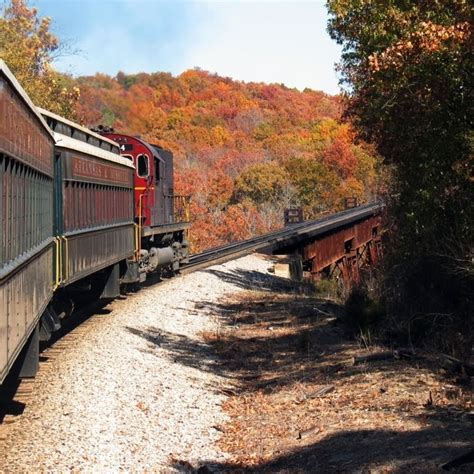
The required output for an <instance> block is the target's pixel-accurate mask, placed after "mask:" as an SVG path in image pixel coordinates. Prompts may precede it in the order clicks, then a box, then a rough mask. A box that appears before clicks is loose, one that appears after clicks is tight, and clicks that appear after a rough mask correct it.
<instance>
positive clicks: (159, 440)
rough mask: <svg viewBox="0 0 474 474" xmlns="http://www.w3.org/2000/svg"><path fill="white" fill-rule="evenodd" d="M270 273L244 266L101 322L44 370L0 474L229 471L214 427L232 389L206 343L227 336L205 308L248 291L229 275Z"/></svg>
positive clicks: (183, 285)
mask: <svg viewBox="0 0 474 474" xmlns="http://www.w3.org/2000/svg"><path fill="white" fill-rule="evenodd" d="M268 266H269V262H268V261H266V260H265V259H264V258H262V257H259V256H248V257H243V258H241V259H239V260H235V261H233V262H228V263H226V264H224V265H219V266H216V267H213V268H212V269H211V270H217V272H213V271H200V272H196V273H193V274H190V275H187V276H183V277H180V278H177V279H174V280H171V281H169V282H166V283H164V284H163V285H158V286H155V287H150V288H146V289H143V290H142V291H140V292H139V293H137V294H134V295H132V296H129V297H128V298H127V299H124V300H116V301H114V302H113V303H112V304H110V305H109V306H108V307H107V308H108V309H110V310H112V311H111V313H109V314H102V315H97V316H94V319H93V322H92V323H91V324H88V325H87V329H86V330H85V331H84V332H81V336H79V337H77V338H76V339H75V341H74V344H73V345H71V347H67V348H65V349H64V350H63V351H61V352H60V354H59V356H57V357H56V358H55V359H54V361H53V362H52V363H51V364H50V366H49V367H48V368H47V369H42V370H41V372H40V375H39V377H38V378H37V380H36V382H35V384H34V393H33V396H32V399H33V401H32V402H30V403H29V404H28V405H27V407H26V410H25V412H24V414H23V415H22V416H21V418H20V420H19V421H17V422H16V423H14V424H13V425H10V426H9V427H8V431H7V436H8V437H7V441H6V444H5V446H3V452H2V453H0V472H38V471H40V472H45V471H49V472H51V471H54V472H66V471H76V472H78V471H80V472H117V471H120V470H126V471H133V472H143V471H148V472H150V471H152V472H177V471H181V472H182V470H185V469H184V467H183V468H182V469H180V468H179V467H178V468H176V465H177V464H176V461H178V460H179V461H180V463H181V465H182V466H186V465H188V464H187V463H190V464H191V465H192V466H199V465H200V463H202V462H206V461H208V462H222V461H224V460H225V455H224V454H222V453H220V452H219V451H218V450H217V448H216V447H215V442H216V440H218V438H219V436H220V432H219V431H218V429H215V427H218V426H219V425H220V424H222V423H223V422H224V421H225V420H226V418H225V414H224V413H223V411H222V410H221V404H222V402H223V400H224V399H225V396H224V395H222V393H220V391H219V387H223V386H225V384H226V380H225V378H223V377H221V376H218V375H216V374H215V373H213V370H212V357H211V356H210V353H209V352H208V351H209V348H208V347H207V346H206V345H205V344H204V342H203V340H202V338H201V337H200V335H199V333H200V332H201V331H216V330H218V321H216V320H214V319H213V317H212V315H210V313H209V311H208V310H207V309H206V305H205V304H203V303H204V302H205V303H208V302H210V303H218V302H219V301H220V300H221V299H222V297H223V296H225V295H226V294H230V293H237V292H239V291H243V287H244V286H245V284H244V285H242V280H241V279H240V278H233V277H231V278H227V277H226V274H227V275H231V276H232V275H233V276H235V275H236V274H238V273H239V272H241V273H240V275H245V272H248V271H251V272H253V271H257V272H266V269H267V267H268ZM242 278H244V279H245V277H242ZM201 356H205V357H202V359H201ZM210 359H211V362H209V360H210ZM201 360H205V363H204V362H202V365H201ZM172 466H175V467H172Z"/></svg>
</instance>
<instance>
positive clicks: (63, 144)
mask: <svg viewBox="0 0 474 474" xmlns="http://www.w3.org/2000/svg"><path fill="white" fill-rule="evenodd" d="M54 138H55V140H56V146H58V147H60V148H66V149H68V150H73V151H79V152H81V153H85V154H86V155H92V156H95V157H96V158H101V159H103V160H107V161H113V162H114V163H118V164H121V165H124V166H128V167H129V168H133V169H135V166H134V164H133V161H131V160H129V159H128V158H125V157H123V156H121V155H116V154H115V153H112V152H111V151H107V150H104V149H103V148H100V147H98V146H95V145H91V144H90V143H86V142H83V141H81V140H76V139H75V138H72V137H68V136H67V135H63V134H62V133H58V132H54Z"/></svg>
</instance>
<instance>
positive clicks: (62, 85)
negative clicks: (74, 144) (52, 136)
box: [0, 0, 79, 118]
mask: <svg viewBox="0 0 474 474" xmlns="http://www.w3.org/2000/svg"><path fill="white" fill-rule="evenodd" d="M50 25H51V19H50V18H48V17H45V18H41V19H40V18H38V16H37V10H36V9H35V8H29V7H28V5H27V2H26V1H25V0H11V2H10V4H9V5H8V6H7V7H6V8H5V10H4V12H3V17H2V18H0V57H1V58H2V59H3V60H4V61H5V62H6V63H7V64H8V67H9V68H10V69H11V70H12V72H13V73H14V74H15V76H16V78H17V79H18V81H19V82H20V84H21V85H22V86H23V87H24V88H25V90H26V92H27V93H28V95H29V96H30V97H31V99H32V100H33V102H34V103H35V104H36V105H38V106H41V107H44V108H45V109H49V110H51V111H53V112H56V113H59V114H61V115H64V116H66V117H70V118H73V116H74V105H75V103H76V101H77V99H78V98H79V89H78V88H77V87H75V86H73V85H72V81H71V80H70V79H69V78H67V77H66V76H63V75H60V74H59V73H57V72H56V71H55V70H54V69H53V68H52V67H51V62H52V60H53V54H54V53H55V52H58V51H59V49H60V44H59V41H58V39H57V38H56V37H55V36H54V35H53V34H52V33H51V32H50V31H49V28H50Z"/></svg>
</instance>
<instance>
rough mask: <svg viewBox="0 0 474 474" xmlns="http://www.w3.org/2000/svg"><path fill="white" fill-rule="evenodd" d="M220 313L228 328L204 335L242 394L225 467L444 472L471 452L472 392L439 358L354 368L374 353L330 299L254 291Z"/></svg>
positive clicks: (226, 443) (235, 393) (225, 442)
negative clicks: (342, 321)
mask: <svg viewBox="0 0 474 474" xmlns="http://www.w3.org/2000/svg"><path fill="white" fill-rule="evenodd" d="M214 311H215V313H216V315H217V316H218V317H219V321H220V330H219V331H218V332H216V333H207V334H205V335H204V336H205V338H206V341H207V342H208V343H209V344H210V345H211V346H212V347H213V348H214V350H215V352H216V354H217V355H218V356H219V358H220V361H221V364H220V367H221V370H222V372H223V373H225V374H226V375H227V376H228V377H229V391H228V393H230V394H232V395H231V396H230V397H229V399H228V401H227V402H226V404H225V410H226V411H227V413H228V414H229V415H230V422H229V423H227V424H226V425H225V426H222V427H219V429H221V430H222V431H223V436H222V438H221V441H220V447H221V448H222V449H224V450H225V451H227V452H228V453H230V454H231V455H232V462H230V463H229V464H227V465H223V466H220V467H221V468H222V469H223V470H229V471H233V472H234V471H236V470H237V471H238V470H240V471H242V472H246V471H252V472H253V471H255V472H262V471H266V472H275V471H277V472H285V471H288V472H290V471H291V472H354V471H359V472H360V471H364V472H407V471H408V472H436V471H437V470H439V468H440V465H441V464H443V462H447V461H449V460H450V459H452V458H453V457H456V456H457V455H459V454H462V453H463V452H464V451H465V450H467V449H468V448H469V447H470V446H472V441H473V440H474V430H473V423H472V415H470V414H469V411H470V410H472V409H473V406H472V391H471V390H470V387H467V386H464V385H463V384H462V383H458V382H459V381H456V380H455V379H454V378H452V377H448V376H447V375H446V374H443V373H441V372H440V370H439V367H438V366H437V365H436V362H435V361H434V360H433V359H432V358H430V357H423V358H421V359H414V360H411V361H403V360H387V361H378V362H370V363H367V364H362V365H356V366H354V365H353V364H352V358H353V357H354V355H360V354H364V353H366V352H367V351H368V350H367V348H365V347H361V345H359V344H357V343H356V342H354V341H351V340H348V339H346V338H345V337H344V333H343V330H342V328H341V327H340V326H339V324H338V320H337V318H336V317H335V315H337V314H339V313H340V308H339V307H338V306H336V305H334V304H333V303H331V302H330V301H325V300H321V299H317V298H311V297H307V296H295V295H281V294H275V293H268V292H267V293H265V294H262V293H257V292H251V291H249V292H246V293H244V294H240V295H239V296H238V298H237V297H236V298H233V299H232V300H229V301H227V302H226V303H225V304H224V305H219V306H216V307H215V308H214ZM369 350H370V351H377V348H376V347H370V348H369ZM460 382H464V381H463V380H462V381H460ZM325 386H331V387H333V389H332V391H329V393H326V394H325V395H323V396H314V394H315V393H316V392H317V391H318V390H319V389H321V388H322V387H325ZM308 430H309V432H306V431H308ZM302 432H303V438H304V439H299V438H301V433H302ZM470 467H471V470H469V468H468V470H467V471H466V472H471V471H472V464H471V465H470Z"/></svg>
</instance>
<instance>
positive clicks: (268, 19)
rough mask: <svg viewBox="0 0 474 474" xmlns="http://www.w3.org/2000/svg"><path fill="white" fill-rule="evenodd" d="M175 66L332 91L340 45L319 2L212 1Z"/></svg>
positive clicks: (336, 90)
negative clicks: (331, 37)
mask: <svg viewBox="0 0 474 474" xmlns="http://www.w3.org/2000/svg"><path fill="white" fill-rule="evenodd" d="M200 6H201V7H202V8H206V9H207V18H206V19H205V20H204V22H203V23H202V24H201V25H199V28H196V31H195V34H194V38H193V44H192V45H190V48H189V49H188V50H187V51H186V55H185V57H183V58H182V60H181V62H180V64H181V67H182V69H186V68H189V67H192V66H199V67H201V68H202V69H206V70H209V71H212V72H217V73H219V74H221V75H226V76H230V77H233V78H235V79H241V80H245V81H262V82H277V83H281V82H282V83H285V84H286V85H287V86H289V87H297V88H299V89H303V88H305V87H311V88H314V89H320V90H324V91H325V92H328V93H337V92H338V87H337V77H336V73H335V71H334V63H335V62H336V61H337V60H338V59H339V55H340V48H339V47H338V45H337V44H336V43H335V42H334V41H332V40H331V39H330V38H329V36H328V34H327V33H326V21H327V14H326V10H325V7H324V5H323V4H322V3H321V2H317V3H314V2H290V1H286V2H265V1H260V2H258V3H256V2H240V3H235V2H232V3H231V2H227V1H226V2H222V1H221V2H212V3H207V4H200Z"/></svg>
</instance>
